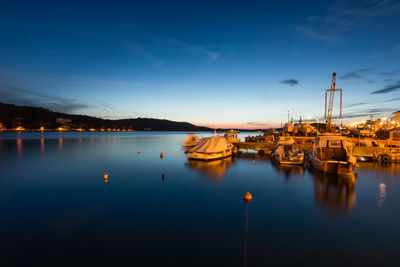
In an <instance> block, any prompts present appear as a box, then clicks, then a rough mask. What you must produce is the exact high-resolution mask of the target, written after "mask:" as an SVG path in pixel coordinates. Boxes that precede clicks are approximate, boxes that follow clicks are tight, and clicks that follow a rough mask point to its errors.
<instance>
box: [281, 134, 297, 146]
mask: <svg viewBox="0 0 400 267" xmlns="http://www.w3.org/2000/svg"><path fill="white" fill-rule="evenodd" d="M277 143H278V145H282V146H284V145H293V144H294V143H295V141H294V139H293V138H292V137H290V136H280V137H279V140H278V142H277Z"/></svg>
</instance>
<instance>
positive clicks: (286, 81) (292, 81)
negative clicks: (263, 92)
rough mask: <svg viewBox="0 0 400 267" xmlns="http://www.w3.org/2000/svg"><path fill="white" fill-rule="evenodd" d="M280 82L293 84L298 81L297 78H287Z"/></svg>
mask: <svg viewBox="0 0 400 267" xmlns="http://www.w3.org/2000/svg"><path fill="white" fill-rule="evenodd" d="M280 83H283V84H287V85H290V86H293V85H296V84H299V81H298V80H295V79H288V80H283V81H280Z"/></svg>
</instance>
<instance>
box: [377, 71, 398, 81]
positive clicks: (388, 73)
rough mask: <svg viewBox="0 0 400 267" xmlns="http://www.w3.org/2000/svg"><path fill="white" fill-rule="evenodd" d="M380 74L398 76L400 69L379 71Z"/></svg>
mask: <svg viewBox="0 0 400 267" xmlns="http://www.w3.org/2000/svg"><path fill="white" fill-rule="evenodd" d="M378 74H379V75H382V76H384V77H393V76H396V75H397V74H400V69H397V70H394V71H388V72H379V73H378ZM388 80H389V79H388Z"/></svg>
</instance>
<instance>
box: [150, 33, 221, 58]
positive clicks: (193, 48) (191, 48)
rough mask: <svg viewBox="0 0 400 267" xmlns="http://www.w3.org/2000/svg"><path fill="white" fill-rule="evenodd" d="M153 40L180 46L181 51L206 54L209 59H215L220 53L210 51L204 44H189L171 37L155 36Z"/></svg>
mask: <svg viewBox="0 0 400 267" xmlns="http://www.w3.org/2000/svg"><path fill="white" fill-rule="evenodd" d="M154 40H155V41H158V42H163V43H166V44H170V45H173V46H177V47H179V48H181V49H182V50H183V51H185V52H188V53H192V54H203V55H206V56H207V57H208V59H209V60H210V61H215V60H217V59H218V58H219V57H220V53H218V52H215V51H211V50H210V49H208V48H206V47H205V46H204V45H191V44H187V43H183V42H180V41H178V40H175V39H172V38H157V39H154Z"/></svg>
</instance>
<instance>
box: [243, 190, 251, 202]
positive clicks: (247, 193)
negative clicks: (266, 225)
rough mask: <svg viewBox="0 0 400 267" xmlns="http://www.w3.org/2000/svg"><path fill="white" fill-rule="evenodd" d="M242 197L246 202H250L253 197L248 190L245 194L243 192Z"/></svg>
mask: <svg viewBox="0 0 400 267" xmlns="http://www.w3.org/2000/svg"><path fill="white" fill-rule="evenodd" d="M243 198H244V200H245V201H246V202H250V201H251V200H252V199H253V196H252V195H251V194H250V193H249V192H246V194H244V196H243Z"/></svg>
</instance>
